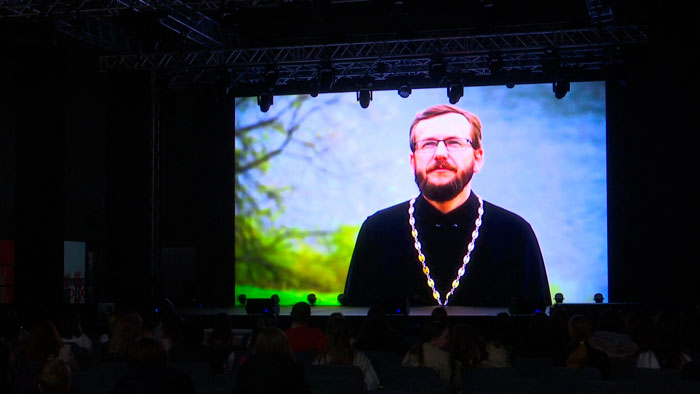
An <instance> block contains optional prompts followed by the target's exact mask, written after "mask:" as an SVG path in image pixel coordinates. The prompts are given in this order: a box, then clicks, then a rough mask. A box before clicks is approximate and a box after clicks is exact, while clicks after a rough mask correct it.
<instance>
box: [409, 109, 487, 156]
mask: <svg viewBox="0 0 700 394" xmlns="http://www.w3.org/2000/svg"><path fill="white" fill-rule="evenodd" d="M449 113H455V114H460V115H462V116H464V117H465V118H466V119H467V121H468V122H469V123H470V124H471V125H472V135H471V139H472V146H473V147H474V149H479V148H481V120H479V117H478V116H476V115H474V114H473V113H471V112H468V111H465V110H463V109H461V108H459V107H455V106H454V105H449V104H439V105H433V106H432V107H429V108H427V109H425V110H423V111H422V112H419V113H418V114H416V117H415V118H413V123H411V128H410V129H409V132H408V134H409V139H410V144H411V151H412V152H413V151H415V149H416V141H415V139H414V135H413V128H414V127H416V125H417V124H418V122H421V121H423V120H426V119H430V118H434V117H436V116H440V115H444V114H449Z"/></svg>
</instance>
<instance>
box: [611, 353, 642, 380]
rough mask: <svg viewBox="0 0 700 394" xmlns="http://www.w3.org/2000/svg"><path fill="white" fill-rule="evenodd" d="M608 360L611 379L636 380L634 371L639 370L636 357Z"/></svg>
mask: <svg viewBox="0 0 700 394" xmlns="http://www.w3.org/2000/svg"><path fill="white" fill-rule="evenodd" d="M608 360H609V361H610V379H613V380H632V379H634V370H635V368H637V359H636V358H635V357H610V358H609V359H608Z"/></svg>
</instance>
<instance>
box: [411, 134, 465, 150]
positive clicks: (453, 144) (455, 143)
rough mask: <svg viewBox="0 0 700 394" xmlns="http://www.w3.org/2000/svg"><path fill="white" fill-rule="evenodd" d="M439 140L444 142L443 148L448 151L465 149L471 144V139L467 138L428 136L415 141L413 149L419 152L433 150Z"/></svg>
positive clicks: (438, 143)
mask: <svg viewBox="0 0 700 394" xmlns="http://www.w3.org/2000/svg"><path fill="white" fill-rule="evenodd" d="M441 142H443V143H444V144H445V148H446V149H447V150H448V151H450V152H453V151H460V150H466V149H467V148H470V147H472V146H473V144H472V140H471V139H469V138H457V137H451V138H445V139H443V140H438V139H433V138H430V139H427V140H421V141H416V144H415V146H414V150H415V151H416V152H421V153H432V152H435V150H436V149H437V147H438V145H440V143H441Z"/></svg>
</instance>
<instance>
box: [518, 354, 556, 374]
mask: <svg viewBox="0 0 700 394" xmlns="http://www.w3.org/2000/svg"><path fill="white" fill-rule="evenodd" d="M511 364H512V365H513V371H514V372H515V374H516V375H517V376H519V377H521V378H535V379H538V380H539V379H542V378H543V377H544V376H545V375H546V374H547V372H548V370H549V368H550V367H551V366H552V359H551V358H546V357H515V358H514V359H513V360H512V361H511Z"/></svg>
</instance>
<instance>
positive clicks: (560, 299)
mask: <svg viewBox="0 0 700 394" xmlns="http://www.w3.org/2000/svg"><path fill="white" fill-rule="evenodd" d="M554 302H555V303H557V304H561V303H563V302H564V294H562V293H557V294H555V295H554Z"/></svg>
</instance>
